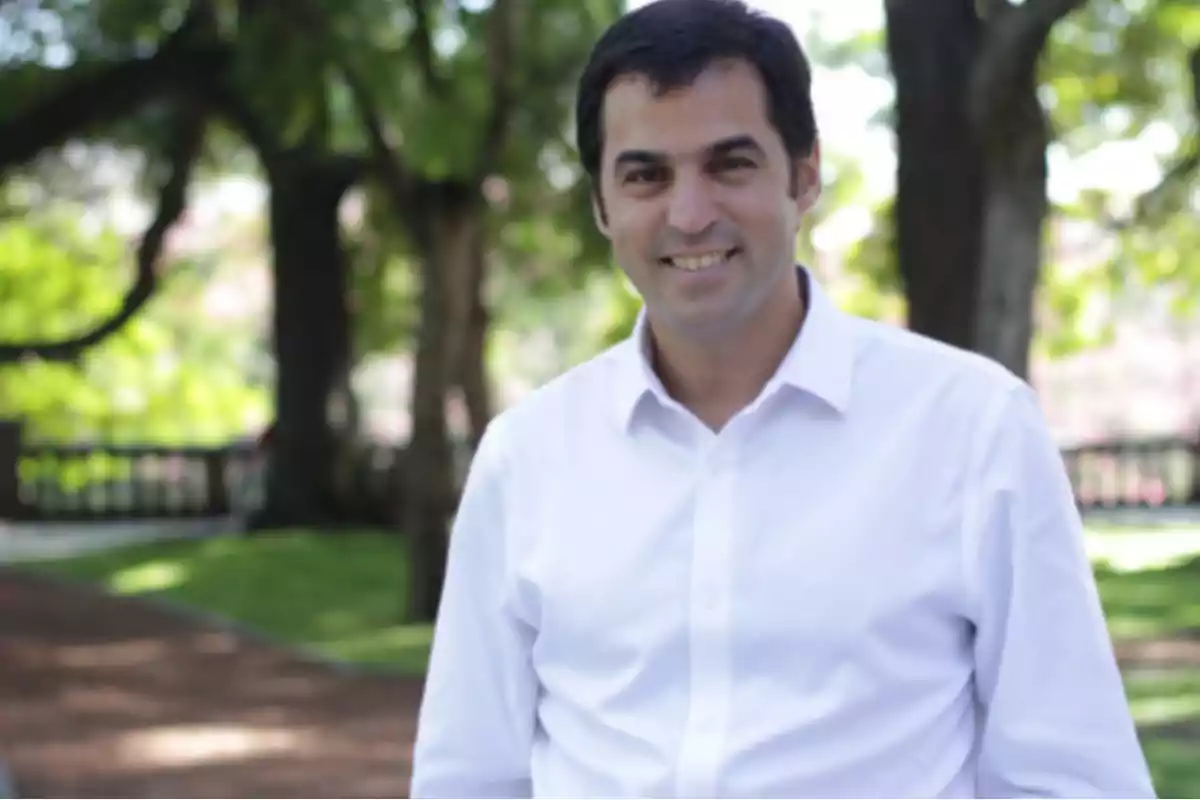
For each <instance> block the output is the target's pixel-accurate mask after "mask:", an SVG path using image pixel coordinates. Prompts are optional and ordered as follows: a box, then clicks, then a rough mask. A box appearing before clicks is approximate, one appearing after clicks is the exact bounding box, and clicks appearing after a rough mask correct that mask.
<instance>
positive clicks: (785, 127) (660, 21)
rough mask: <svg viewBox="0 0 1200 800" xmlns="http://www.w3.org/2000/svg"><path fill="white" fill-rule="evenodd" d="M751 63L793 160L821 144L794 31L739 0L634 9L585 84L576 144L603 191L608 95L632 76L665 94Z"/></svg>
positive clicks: (595, 51)
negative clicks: (720, 66)
mask: <svg viewBox="0 0 1200 800" xmlns="http://www.w3.org/2000/svg"><path fill="white" fill-rule="evenodd" d="M725 59H736V60H741V61H746V62H748V63H750V64H752V65H753V66H754V67H755V68H756V69H757V70H758V73H759V75H760V76H761V78H762V81H763V85H764V86H765V87H766V92H767V113H768V115H769V119H770V121H771V124H772V125H773V126H774V127H775V129H776V130H777V131H778V132H779V135H780V138H782V139H783V145H784V147H785V148H786V149H787V152H788V155H790V156H791V157H792V158H794V159H795V158H802V157H804V156H807V155H809V154H810V153H811V152H812V150H813V146H814V145H815V144H816V140H817V123H816V117H815V115H814V113H813V105H812V71H811V69H810V67H809V64H808V58H807V57H806V56H805V55H804V51H803V49H802V48H801V47H800V43H799V42H798V41H797V40H796V37H795V35H794V34H793V33H792V31H791V29H790V28H788V26H787V25H785V24H784V23H783V22H780V21H779V20H777V19H774V18H772V17H769V16H767V15H766V14H763V13H761V12H758V11H753V10H751V9H750V8H748V7H747V6H746V5H745V3H742V2H740V0H655V2H652V3H650V4H648V5H645V6H642V7H641V8H638V9H636V10H634V11H631V12H629V13H627V14H625V15H624V16H622V17H621V18H620V19H618V20H617V21H616V22H614V23H613V24H612V25H611V26H610V27H609V28H608V30H606V31H605V32H604V34H603V35H602V36H601V37H600V39H599V40H598V41H597V42H596V44H595V46H594V47H593V48H592V53H591V56H590V57H589V59H588V63H587V65H586V66H585V67H584V70H583V74H582V76H581V77H580V79H579V94H578V96H577V98H576V102H575V125H576V131H575V140H576V145H577V147H578V148H579V156H580V160H581V161H582V162H583V168H584V169H585V170H586V171H587V173H588V175H590V176H591V178H592V180H593V182H594V183H595V184H596V186H597V191H598V183H597V179H598V176H599V173H600V154H601V151H602V150H603V148H604V137H603V116H604V95H605V94H606V93H607V91H608V87H609V86H610V85H611V84H612V82H613V81H614V80H616V79H617V78H619V77H622V76H625V75H640V76H644V77H646V78H648V79H649V80H650V82H651V83H652V84H653V85H654V87H655V88H656V90H658V91H659V92H664V93H665V92H669V91H672V90H674V89H678V88H682V87H685V86H689V85H691V83H692V82H693V81H695V80H696V78H697V77H699V75H700V73H701V72H703V71H704V70H705V69H706V68H707V67H709V66H710V65H711V64H712V63H713V62H714V61H718V60H725Z"/></svg>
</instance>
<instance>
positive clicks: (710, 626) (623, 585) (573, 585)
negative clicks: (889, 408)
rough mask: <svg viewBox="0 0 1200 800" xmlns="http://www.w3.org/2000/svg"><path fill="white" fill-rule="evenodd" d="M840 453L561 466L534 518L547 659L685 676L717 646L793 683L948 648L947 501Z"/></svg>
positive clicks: (536, 581) (923, 482)
mask: <svg viewBox="0 0 1200 800" xmlns="http://www.w3.org/2000/svg"><path fill="white" fill-rule="evenodd" d="M836 453H837V450H836V448H834V449H828V448H826V449H818V448H814V449H813V450H811V451H810V452H808V453H805V452H803V451H798V450H791V449H789V448H781V447H761V446H760V447H757V448H754V449H753V450H747V449H740V450H734V449H728V450H722V449H720V448H719V447H714V448H712V449H710V450H708V451H702V452H680V451H675V452H666V451H664V452H659V453H652V454H651V455H649V456H648V457H642V458H629V459H624V460H622V459H620V458H607V459H596V460H587V459H580V460H577V461H574V462H573V463H572V464H571V465H569V466H566V465H564V466H563V467H562V470H563V472H562V473H561V474H560V475H559V478H560V480H557V481H556V482H555V485H556V486H559V487H563V488H561V489H560V490H559V491H557V492H555V493H554V494H553V496H545V497H543V498H542V499H541V500H540V502H539V503H538V508H539V512H538V513H537V514H536V515H534V516H533V517H532V518H531V524H532V525H533V530H532V531H531V534H532V536H531V539H532V541H534V542H535V547H536V551H537V558H536V559H535V560H533V561H531V564H535V565H536V568H533V569H531V570H530V573H529V574H528V575H527V576H526V577H527V580H528V581H529V584H530V585H531V586H532V587H533V589H534V593H535V595H536V597H537V601H538V602H537V605H538V608H539V610H540V613H539V624H538V630H539V633H538V639H539V642H538V647H539V652H540V653H541V654H542V655H543V656H544V657H546V658H548V659H552V660H554V661H555V663H556V664H559V665H562V664H563V663H564V662H571V663H572V664H574V665H575V666H577V667H578V669H580V670H585V669H609V670H612V671H614V673H621V672H623V671H626V670H645V669H649V668H651V667H653V665H654V663H655V661H656V660H657V659H661V660H664V661H668V660H674V662H678V661H679V659H681V658H684V657H685V654H686V653H687V652H689V648H690V647H691V646H692V645H693V644H694V642H695V641H696V639H697V637H701V638H703V637H709V639H710V640H714V641H720V642H721V643H723V644H724V645H725V647H726V649H727V650H728V651H729V652H730V653H731V654H732V655H733V657H735V658H742V659H743V660H746V659H749V660H755V659H756V658H758V655H759V654H770V655H769V658H770V659H772V660H773V662H774V663H777V664H779V665H780V666H781V667H783V666H785V665H787V666H786V668H787V669H789V670H791V671H792V673H793V674H796V671H797V670H821V669H824V668H827V667H829V666H831V665H836V664H845V663H854V662H855V661H863V662H864V663H865V662H866V661H867V660H870V659H877V658H878V654H879V652H880V651H881V648H882V649H884V650H886V649H888V648H895V647H898V648H901V649H903V648H912V649H914V650H919V651H921V652H925V653H930V652H937V651H938V650H945V651H946V652H947V653H949V652H951V651H953V650H955V649H956V648H958V647H959V646H960V643H961V637H962V625H963V623H962V619H961V613H960V611H961V608H962V607H963V606H964V596H965V587H964V586H963V585H962V549H961V545H960V530H959V521H960V514H961V502H960V501H959V499H958V498H957V494H956V487H955V486H954V485H953V483H952V482H948V481H946V480H943V479H941V478H940V477H939V476H938V475H936V474H929V473H928V472H927V471H925V473H924V474H921V473H922V471H921V470H913V469H911V463H912V460H911V459H905V458H902V457H900V454H897V455H896V456H895V457H890V456H889V454H887V453H880V454H879V457H878V458H877V459H873V460H870V461H862V460H855V461H854V462H853V463H852V462H851V461H849V460H847V461H841V460H839V459H838V457H837V455H836ZM643 454H644V451H643ZM600 464H604V467H605V468H604V469H601V468H599V467H600ZM906 465H908V468H906Z"/></svg>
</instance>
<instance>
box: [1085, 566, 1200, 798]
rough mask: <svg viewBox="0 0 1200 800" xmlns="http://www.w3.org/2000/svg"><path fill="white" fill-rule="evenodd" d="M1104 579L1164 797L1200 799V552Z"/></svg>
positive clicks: (1108, 570)
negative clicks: (1155, 567)
mask: <svg viewBox="0 0 1200 800" xmlns="http://www.w3.org/2000/svg"><path fill="white" fill-rule="evenodd" d="M1096 577H1097V581H1098V583H1099V586H1100V592H1101V596H1102V597H1103V600H1104V606H1105V612H1106V613H1107V615H1108V621H1109V627H1110V628H1111V630H1112V632H1113V636H1114V638H1115V639H1116V641H1117V655H1118V658H1119V659H1120V661H1121V668H1122V671H1123V673H1124V675H1125V688H1126V693H1127V694H1128V697H1129V703H1130V708H1131V709H1132V710H1133V715H1134V718H1135V719H1136V720H1137V722H1138V727H1139V730H1140V731H1141V735H1142V743H1143V746H1144V748H1145V751H1146V757H1147V759H1148V760H1149V761H1150V765H1151V768H1152V769H1153V771H1154V779H1155V788H1156V789H1157V791H1158V794H1159V796H1162V797H1200V557H1190V558H1187V559H1183V560H1180V561H1178V562H1176V563H1174V564H1169V565H1167V566H1164V567H1162V568H1159V569H1141V570H1129V571H1121V570H1118V569H1115V568H1114V567H1112V566H1110V565H1108V564H1105V563H1100V564H1098V565H1097V566H1096Z"/></svg>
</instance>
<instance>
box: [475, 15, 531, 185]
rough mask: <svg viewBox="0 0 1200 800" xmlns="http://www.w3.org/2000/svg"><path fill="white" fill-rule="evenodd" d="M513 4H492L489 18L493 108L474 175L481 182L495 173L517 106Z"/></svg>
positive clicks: (489, 70)
mask: <svg viewBox="0 0 1200 800" xmlns="http://www.w3.org/2000/svg"><path fill="white" fill-rule="evenodd" d="M519 6H520V4H519V3H515V2H512V0H494V1H493V3H492V10H491V11H490V12H489V15H488V74H489V75H490V76H491V91H490V92H489V94H490V95H491V97H492V107H491V110H490V112H489V113H488V119H487V122H486V123H485V125H484V128H483V142H482V145H481V146H480V148H479V162H478V163H477V165H476V168H475V172H474V175H475V176H476V177H477V178H478V179H480V180H482V179H483V178H486V177H487V176H488V174H490V173H491V172H493V171H495V169H496V167H497V164H498V163H499V161H500V157H501V155H502V154H503V152H504V145H505V142H506V140H507V138H508V130H509V127H510V126H509V120H510V118H511V117H512V112H513V108H514V106H515V105H516V91H515V86H514V84H515V81H514V80H513V66H514V61H515V55H516V42H515V39H516V28H517V10H518V8H519Z"/></svg>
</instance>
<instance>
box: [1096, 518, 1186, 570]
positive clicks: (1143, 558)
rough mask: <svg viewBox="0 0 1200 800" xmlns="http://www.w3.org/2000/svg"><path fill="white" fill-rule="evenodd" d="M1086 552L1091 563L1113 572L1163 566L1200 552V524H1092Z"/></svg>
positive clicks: (1184, 559)
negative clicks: (1132, 526)
mask: <svg viewBox="0 0 1200 800" xmlns="http://www.w3.org/2000/svg"><path fill="white" fill-rule="evenodd" d="M1087 552H1088V556H1089V557H1090V558H1091V559H1092V561H1093V562H1094V563H1096V564H1103V565H1105V566H1107V567H1109V568H1110V569H1112V570H1114V571H1116V572H1137V571H1141V570H1147V569H1162V568H1164V567H1170V566H1174V565H1176V564H1179V563H1181V562H1183V561H1186V560H1188V559H1189V558H1192V557H1195V556H1198V555H1200V528H1145V529H1133V530H1130V529H1127V528H1121V529H1115V530H1114V529H1108V528H1099V527H1092V528H1090V529H1089V531H1088V537H1087Z"/></svg>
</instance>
